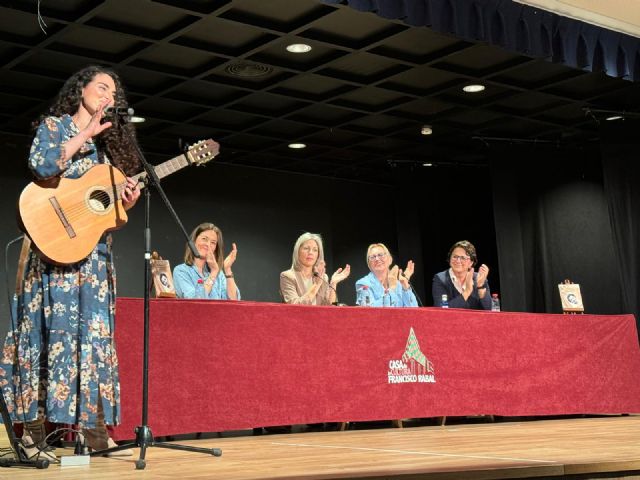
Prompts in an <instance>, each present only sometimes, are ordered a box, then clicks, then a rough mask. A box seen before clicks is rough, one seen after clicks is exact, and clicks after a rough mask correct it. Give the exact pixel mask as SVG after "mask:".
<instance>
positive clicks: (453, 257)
mask: <svg viewBox="0 0 640 480" xmlns="http://www.w3.org/2000/svg"><path fill="white" fill-rule="evenodd" d="M456 260H457V261H458V262H466V261H467V260H471V257H466V256H464V255H451V261H452V262H455V261H456Z"/></svg>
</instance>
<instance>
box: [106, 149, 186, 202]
mask: <svg viewBox="0 0 640 480" xmlns="http://www.w3.org/2000/svg"><path fill="white" fill-rule="evenodd" d="M189 165H190V163H189V160H188V159H187V156H186V155H178V156H177V157H174V158H172V159H171V160H167V161H166V162H162V163H161V164H160V165H156V166H155V167H153V170H154V171H155V172H156V175H157V176H158V178H159V179H161V180H162V179H163V178H164V177H168V176H169V175H171V174H172V173H174V172H177V171H178V170H182V169H183V168H184V167H188V166H189ZM146 176H147V172H140V173H138V174H137V175H134V176H133V177H131V178H133V179H134V180H135V181H136V182H138V187H140V188H144V185H145V183H144V179H145V177H146ZM120 186H122V190H124V187H126V184H124V185H122V184H121V185H119V186H118V187H119V188H118V192H119V193H122V192H121V189H120Z"/></svg>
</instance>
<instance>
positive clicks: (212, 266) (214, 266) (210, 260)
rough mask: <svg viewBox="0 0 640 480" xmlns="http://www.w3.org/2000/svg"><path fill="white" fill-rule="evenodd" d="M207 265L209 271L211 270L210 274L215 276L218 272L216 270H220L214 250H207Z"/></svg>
mask: <svg viewBox="0 0 640 480" xmlns="http://www.w3.org/2000/svg"><path fill="white" fill-rule="evenodd" d="M206 260H207V266H208V267H209V272H211V276H212V277H214V278H215V276H216V275H217V274H218V270H220V267H218V262H217V261H216V255H215V250H209V251H208V252H207V257H206Z"/></svg>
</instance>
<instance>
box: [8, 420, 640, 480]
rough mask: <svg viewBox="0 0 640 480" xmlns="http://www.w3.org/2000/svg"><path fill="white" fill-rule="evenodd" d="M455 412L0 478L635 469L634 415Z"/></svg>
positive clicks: (639, 448) (460, 475)
mask: <svg viewBox="0 0 640 480" xmlns="http://www.w3.org/2000/svg"><path fill="white" fill-rule="evenodd" d="M451 421H453V422H455V423H454V424H448V425H445V426H417V427H405V428H402V429H398V428H376V429H359V428H361V427H363V425H355V426H354V427H355V429H352V430H348V431H344V432H336V431H333V432H313V433H290V434H278V435H262V436H251V435H250V433H249V432H242V433H245V434H246V435H245V436H233V437H228V436H227V437H224V438H218V437H217V436H216V435H215V434H206V435H204V437H205V438H203V439H199V440H193V439H191V440H180V441H179V443H182V444H188V445H194V446H201V447H220V448H222V450H223V455H222V457H219V458H216V457H212V456H206V455H202V454H194V453H189V452H180V451H175V450H167V449H162V448H150V449H149V450H148V452H147V467H146V469H145V470H144V471H137V470H135V466H134V460H135V459H137V458H138V452H139V451H138V450H137V449H136V450H135V455H134V457H129V458H125V459H123V458H118V459H115V458H92V459H91V464H90V465H89V466H85V467H65V468H62V467H60V466H58V465H52V466H51V467H49V468H48V469H47V470H39V471H36V470H23V469H15V468H11V469H0V478H12V479H20V480H26V479H45V478H46V479H65V480H73V479H86V478H91V479H92V480H101V479H112V478H118V479H119V480H128V479H140V478H153V479H158V478H159V479H162V478H166V479H169V478H171V479H173V478H181V479H187V478H219V479H224V480H246V479H285V478H286V479H301V480H312V479H313V480H319V479H333V478H336V479H338V478H339V479H349V478H357V479H383V478H384V479H402V480H418V479H439V480H443V479H465V480H466V479H469V480H474V479H498V478H499V479H506V478H529V477H534V478H559V477H562V476H565V475H574V476H572V477H571V478H576V479H578V478H579V479H587V478H638V477H637V476H634V475H639V474H640V417H639V416H622V417H620V416H613V417H591V418H564V419H553V420H530V419H527V420H518V421H516V420H515V419H499V421H497V422H496V423H468V422H470V421H474V419H460V418H458V419H451ZM425 422H426V420H425V421H422V423H425ZM405 423H406V424H407V425H412V424H417V423H420V422H417V421H408V422H405ZM296 428H298V427H296ZM299 428H301V429H303V428H304V427H299ZM240 434H241V432H236V433H235V435H240ZM225 435H230V433H226V434H225ZM60 451H61V450H60V449H58V452H60ZM68 453H69V454H71V453H72V451H71V450H69V451H68Z"/></svg>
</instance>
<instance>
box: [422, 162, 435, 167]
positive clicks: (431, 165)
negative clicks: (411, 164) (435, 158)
mask: <svg viewBox="0 0 640 480" xmlns="http://www.w3.org/2000/svg"><path fill="white" fill-rule="evenodd" d="M422 166H423V167H433V163H423V164H422Z"/></svg>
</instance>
